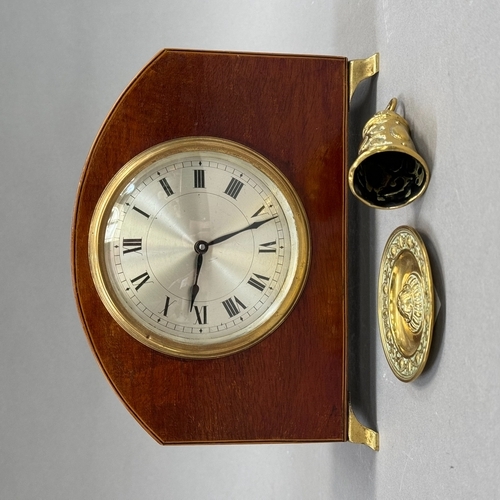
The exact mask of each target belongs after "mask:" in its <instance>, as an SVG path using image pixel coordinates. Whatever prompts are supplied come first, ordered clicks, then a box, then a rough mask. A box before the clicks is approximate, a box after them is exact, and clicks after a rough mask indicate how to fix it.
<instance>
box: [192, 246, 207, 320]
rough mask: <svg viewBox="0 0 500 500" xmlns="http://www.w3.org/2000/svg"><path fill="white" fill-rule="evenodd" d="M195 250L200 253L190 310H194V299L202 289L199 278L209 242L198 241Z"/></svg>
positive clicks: (197, 258)
mask: <svg viewBox="0 0 500 500" xmlns="http://www.w3.org/2000/svg"><path fill="white" fill-rule="evenodd" d="M194 250H195V252H196V253H197V254H198V256H197V257H196V270H195V274H194V285H193V288H192V289H191V304H190V306H189V312H191V311H192V310H193V305H194V301H195V299H196V296H197V295H198V292H199V291H200V287H199V285H198V278H199V276H200V271H201V266H202V264H203V254H204V253H206V251H207V250H208V244H207V243H206V242H204V241H197V242H196V244H195V246H194Z"/></svg>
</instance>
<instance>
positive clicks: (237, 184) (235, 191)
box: [224, 177, 243, 200]
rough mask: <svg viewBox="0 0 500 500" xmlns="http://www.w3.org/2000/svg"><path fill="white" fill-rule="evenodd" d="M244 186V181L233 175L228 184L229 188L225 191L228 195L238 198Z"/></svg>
mask: <svg viewBox="0 0 500 500" xmlns="http://www.w3.org/2000/svg"><path fill="white" fill-rule="evenodd" d="M242 187H243V182H241V181H239V180H238V179H235V178H234V177H233V178H232V179H231V180H230V181H229V184H228V185H227V188H226V190H225V191H224V193H226V194H227V195H229V196H231V198H234V199H235V200H236V198H237V197H238V195H239V194H240V191H241V188H242Z"/></svg>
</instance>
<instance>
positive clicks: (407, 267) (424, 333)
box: [378, 226, 434, 382]
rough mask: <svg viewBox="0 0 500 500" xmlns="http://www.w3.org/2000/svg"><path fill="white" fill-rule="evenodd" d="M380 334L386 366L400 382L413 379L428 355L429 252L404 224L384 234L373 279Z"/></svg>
mask: <svg viewBox="0 0 500 500" xmlns="http://www.w3.org/2000/svg"><path fill="white" fill-rule="evenodd" d="M378 317H379V328H380V338H381V340H382V346H383V348H384V353H385V356H386V358H387V361H388V363H389V366H390V367H391V369H392V371H393V372H394V374H395V375H396V377H398V378H399V379H400V380H402V381H403V382H410V381H411V380H414V379H416V378H417V377H418V376H419V375H420V374H421V373H422V370H423V369H424V366H425V363H426V362H427V358H428V356H429V349H430V345H431V340H432V329H433V326H434V288H433V283H432V274H431V268H430V263H429V257H428V255H427V251H426V249H425V245H424V243H423V241H422V239H421V237H420V236H419V235H418V233H417V232H416V231H415V230H414V229H412V228H411V227H408V226H401V227H399V228H397V229H396V230H395V231H394V232H393V233H392V234H391V236H390V237H389V239H388V241H387V243H386V245H385V249H384V252H383V254H382V262H381V264H380V274H379V283H378Z"/></svg>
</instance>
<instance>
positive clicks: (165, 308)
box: [163, 295, 175, 316]
mask: <svg viewBox="0 0 500 500" xmlns="http://www.w3.org/2000/svg"><path fill="white" fill-rule="evenodd" d="M174 302H175V300H174ZM174 302H172V304H173V303H174ZM170 305H171V302H170V297H169V296H168V295H167V298H166V299H165V307H164V308H163V316H167V315H168V308H169V307H170Z"/></svg>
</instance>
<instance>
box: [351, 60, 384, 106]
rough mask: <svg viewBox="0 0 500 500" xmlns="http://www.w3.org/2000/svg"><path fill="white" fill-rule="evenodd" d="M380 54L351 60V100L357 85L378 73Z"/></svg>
mask: <svg viewBox="0 0 500 500" xmlns="http://www.w3.org/2000/svg"><path fill="white" fill-rule="evenodd" d="M379 60H380V58H379V54H378V53H376V54H373V55H372V56H371V57H368V58H367V59H354V60H352V61H349V102H351V99H352V96H353V94H354V91H355V90H356V87H357V86H358V85H359V83H360V82H362V81H363V80H364V79H365V78H370V77H371V76H374V75H376V74H377V73H378V69H379Z"/></svg>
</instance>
